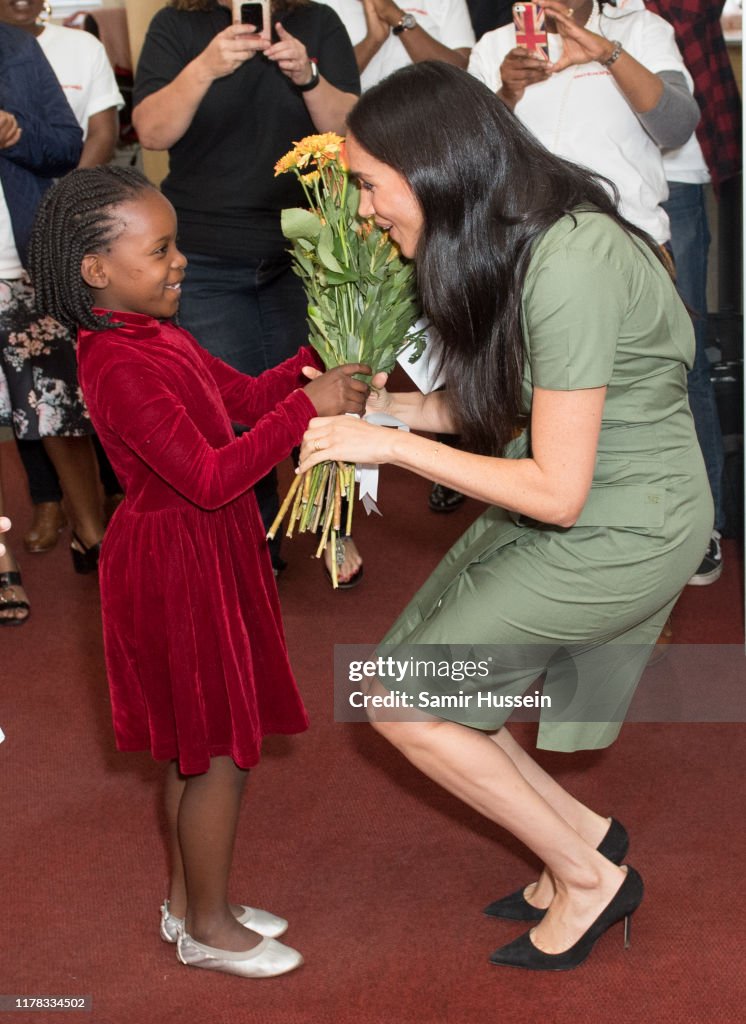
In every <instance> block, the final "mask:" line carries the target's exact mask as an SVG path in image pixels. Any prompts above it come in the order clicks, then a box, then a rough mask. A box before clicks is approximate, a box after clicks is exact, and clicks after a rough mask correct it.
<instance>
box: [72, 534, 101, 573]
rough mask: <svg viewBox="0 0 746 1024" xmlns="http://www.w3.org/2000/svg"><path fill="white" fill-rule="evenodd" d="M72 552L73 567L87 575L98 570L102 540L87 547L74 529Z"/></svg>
mask: <svg viewBox="0 0 746 1024" xmlns="http://www.w3.org/2000/svg"><path fill="white" fill-rule="evenodd" d="M70 554H71V555H72V560H73V568H74V569H75V571H76V572H77V573H80V574H81V575H85V574H86V573H89V572H98V559H99V555H100V554H101V541H98V542H97V543H96V544H91V546H90V547H89V548H87V547H86V546H85V544H84V543H83V541H82V540H81V539H80V537H79V536H78V535H77V533H75V531H73V542H72V544H71V545H70Z"/></svg>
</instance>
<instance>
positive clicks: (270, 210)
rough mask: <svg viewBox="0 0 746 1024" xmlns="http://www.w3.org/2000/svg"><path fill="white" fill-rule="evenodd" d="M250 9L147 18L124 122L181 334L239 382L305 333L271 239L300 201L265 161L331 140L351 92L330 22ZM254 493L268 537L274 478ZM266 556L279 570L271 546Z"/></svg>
mask: <svg viewBox="0 0 746 1024" xmlns="http://www.w3.org/2000/svg"><path fill="white" fill-rule="evenodd" d="M241 7H244V8H246V10H245V11H244V12H243V14H242V12H241ZM262 7H263V8H264V11H265V12H266V14H267V17H266V18H263V22H262V24H261V25H253V24H251V22H247V23H244V24H241V19H242V17H248V15H249V14H255V13H258V9H259V5H258V4H250V3H249V4H241V5H238V6H237V9H236V10H235V11H234V9H233V8H232V6H231V3H230V0H224V2H218V0H172V2H171V3H170V4H169V5H168V6H167V7H165V8H163V9H162V10H160V11H158V13H157V14H156V15H155V17H154V18H153V20H152V22H151V24H150V27H149V28H148V32H147V35H146V38H145V42H144V45H143V49H142V53H141V55H140V60H139V63H138V68H137V75H136V78H135V91H134V110H133V123H134V126H135V128H136V130H137V133H138V135H139V138H140V141H141V142H142V144H143V146H145V147H146V148H147V149H160V150H163V149H165V150H168V152H169V157H170V167H169V173H168V176H167V178H166V179H165V181H164V182H163V185H162V190H163V193H164V195H165V196H166V197H167V198H168V199H169V200H170V202H171V203H172V204H173V206H174V208H175V209H176V212H177V215H178V219H179V231H180V247H181V249H182V251H183V252H184V254H185V255H186V256H187V258H188V261H189V263H188V268H187V272H186V279H185V282H184V288H183V293H182V301H181V309H180V314H179V315H180V322H181V324H182V326H183V327H185V328H186V329H187V330H189V331H190V333H192V334H194V335H195V336H196V337H198V338H199V339H200V341H201V343H202V344H203V345H204V346H205V347H206V348H207V349H208V350H209V351H210V352H211V353H212V354H213V355H215V356H217V357H219V358H220V359H222V360H224V361H225V362H227V363H229V364H230V365H231V366H233V367H234V368H235V369H237V370H240V371H241V372H243V373H247V374H249V375H251V376H258V375H259V374H261V373H262V372H263V371H264V370H266V369H268V368H269V367H272V366H275V365H277V364H278V363H280V362H282V361H283V360H284V359H286V358H288V357H289V356H290V355H292V353H293V352H295V351H297V349H298V346H299V345H301V344H303V343H304V342H305V340H306V338H307V334H308V330H307V326H306V299H305V295H304V292H303V288H302V285H301V283H300V281H299V279H298V278H297V277H296V276H295V275H294V274H293V271H292V269H291V263H290V257H289V255H288V253H287V240H286V239H285V238H284V237H283V235H282V232H281V230H280V211H281V210H282V209H283V208H284V207H289V206H301V205H303V203H304V198H303V192H302V190H301V188H300V186H299V185H298V183H297V182H296V181H295V180H294V178H293V176H292V175H287V174H286V175H282V176H280V177H278V178H275V176H274V165H275V162H276V161H277V160H278V159H279V157H281V156H282V155H283V154H284V153H285V152H287V150H288V149H290V148H291V146H292V145H293V143H294V141H296V140H297V139H301V138H303V136H305V135H310V134H313V133H315V132H327V131H337V132H341V131H343V129H344V122H345V117H346V115H347V113H348V111H349V110H350V109H351V108H352V106H353V105H354V103H355V101H356V99H357V96H358V94H359V91H360V79H359V75H358V71H357V65H356V63H355V56H354V53H353V50H352V45H351V43H350V41H349V38H348V37H347V34H346V32H345V30H344V27H343V25H342V23H341V22H340V20H339V18H338V17H337V15H336V14H335V13H334V12H333V11H332V10H330V9H329V8H327V7H326V6H324V5H322V4H316V3H313V2H310V0H284V2H283V4H282V6H281V7H280V5H279V4H278V3H274V2H273V3H271V4H270V3H269V2H267V3H266V5H262ZM257 29H260V30H261V31H256V30H257ZM270 29H271V33H272V34H271V38H270ZM256 495H257V499H258V501H259V506H260V510H261V513H262V519H263V521H264V523H265V526H269V524H270V523H271V521H272V519H273V518H274V516H275V514H276V512H277V509H278V505H279V502H278V495H277V480H276V475H275V473H274V471H272V473H270V474H269V475H268V476H267V477H265V478H264V479H263V480H261V481H260V482H259V483H258V484H257V485H256ZM270 547H271V551H272V558H273V564H274V567H275V571H276V572H279V570H280V569H281V568H282V566H283V564H284V563H283V562H282V559H281V557H280V551H279V539H278V541H276V542H273V544H272V545H270ZM353 571H354V569H350V573H349V574H351V573H352V572H353ZM341 576H342V578H343V579H344V577H345V567H343V571H342V573H341Z"/></svg>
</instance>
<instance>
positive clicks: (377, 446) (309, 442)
mask: <svg viewBox="0 0 746 1024" xmlns="http://www.w3.org/2000/svg"><path fill="white" fill-rule="evenodd" d="M395 433H396V431H395V430H392V429H391V428H390V427H376V426H373V424H372V423H366V422H365V421H364V420H358V419H355V418H354V417H352V416H334V417H331V418H327V419H313V420H311V422H310V423H309V424H308V430H307V431H306V432H305V434H304V435H303V443H302V444H301V448H300V461H299V463H298V470H297V472H299V473H304V472H305V471H306V470H307V469H310V468H311V467H312V466H315V465H317V463H319V462H327V461H329V460H332V461H334V460H337V461H340V462H363V463H368V464H370V465H375V464H380V463H382V462H388V461H390V459H391V456H392V442H393V435H394V434H395Z"/></svg>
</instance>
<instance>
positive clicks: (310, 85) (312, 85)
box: [295, 57, 321, 92]
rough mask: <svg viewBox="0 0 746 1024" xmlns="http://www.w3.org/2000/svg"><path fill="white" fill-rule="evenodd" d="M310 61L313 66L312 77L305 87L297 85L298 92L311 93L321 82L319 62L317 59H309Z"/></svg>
mask: <svg viewBox="0 0 746 1024" xmlns="http://www.w3.org/2000/svg"><path fill="white" fill-rule="evenodd" d="M308 60H309V63H310V65H311V77H310V78H309V80H308V81H307V82H305V83H304V84H303V85H296V87H295V88H296V89H297V90H298V92H310V91H311V89H315V88H316V86H317V85H318V84H319V82H320V81H321V76H320V75H319V64H318V61H317V60H316V58H315V57H309V58H308Z"/></svg>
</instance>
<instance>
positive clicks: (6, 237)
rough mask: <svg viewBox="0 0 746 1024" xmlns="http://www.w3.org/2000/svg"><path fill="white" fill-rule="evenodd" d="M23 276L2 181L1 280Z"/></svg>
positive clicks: (0, 192)
mask: <svg viewBox="0 0 746 1024" xmlns="http://www.w3.org/2000/svg"><path fill="white" fill-rule="evenodd" d="M19 277H23V267H22V266H21V261H20V259H19V257H18V249H16V240H15V238H14V237H13V228H12V227H11V223H10V210H9V209H8V204H7V202H6V201H5V193H4V192H3V186H2V182H0V281H15V280H17V278H19Z"/></svg>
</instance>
